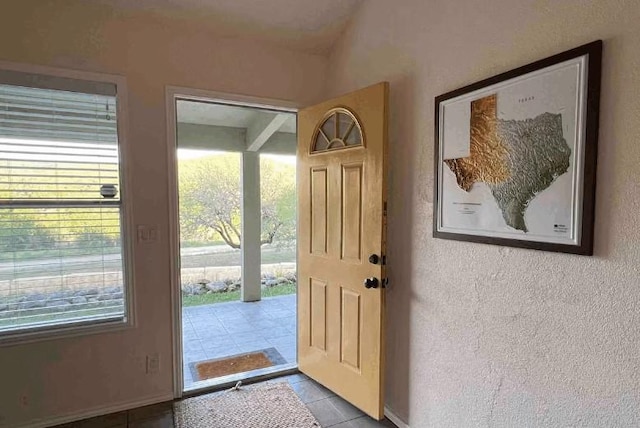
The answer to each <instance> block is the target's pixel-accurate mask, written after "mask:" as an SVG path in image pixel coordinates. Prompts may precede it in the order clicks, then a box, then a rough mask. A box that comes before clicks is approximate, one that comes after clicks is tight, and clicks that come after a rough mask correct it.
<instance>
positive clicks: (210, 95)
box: [165, 86, 300, 398]
mask: <svg viewBox="0 0 640 428" xmlns="http://www.w3.org/2000/svg"><path fill="white" fill-rule="evenodd" d="M178 98H179V99H186V100H194V101H206V102H210V103H219V104H228V105H237V106H243V107H256V108H262V109H271V110H278V111H284V112H293V113H297V111H298V108H299V107H300V105H299V104H297V103H294V102H291V101H285V100H278V99H273V98H260V97H254V96H249V95H240V94H229V93H225V92H216V91H207V90H202V89H194V88H185V87H179V86H167V87H166V90H165V101H166V114H167V116H166V120H167V176H168V183H167V188H168V191H169V195H168V196H169V199H168V201H169V204H168V209H169V256H170V260H171V261H170V263H169V264H170V266H169V267H170V272H171V277H170V282H171V324H172V326H173V329H172V336H173V337H172V343H173V358H172V364H173V395H174V398H181V397H182V394H183V391H184V377H183V370H182V369H183V366H182V364H183V362H182V317H181V316H180V315H181V313H182V293H181V292H180V266H179V260H180V236H179V224H180V222H179V212H178V182H177V174H176V170H177V168H176V161H177V158H176V149H177V147H178V142H177V141H176V130H177V128H176V125H177V124H176V103H175V101H176V99H178Z"/></svg>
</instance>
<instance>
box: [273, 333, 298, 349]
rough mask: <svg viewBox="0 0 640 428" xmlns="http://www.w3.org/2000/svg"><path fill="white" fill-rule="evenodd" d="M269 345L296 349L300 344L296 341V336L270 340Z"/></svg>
mask: <svg viewBox="0 0 640 428" xmlns="http://www.w3.org/2000/svg"><path fill="white" fill-rule="evenodd" d="M269 343H271V344H272V345H275V346H283V347H295V346H296V344H297V343H298V342H297V341H296V338H295V336H293V335H289V336H285V337H276V338H272V339H269Z"/></svg>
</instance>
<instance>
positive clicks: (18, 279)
mask: <svg viewBox="0 0 640 428" xmlns="http://www.w3.org/2000/svg"><path fill="white" fill-rule="evenodd" d="M116 103H117V87H116V85H115V84H113V83H103V82H88V81H84V80H75V79H67V78H60V77H51V76H42V75H31V74H25V73H16V72H10V71H0V337H1V336H2V335H5V334H15V333H21V332H22V331H32V330H40V329H50V328H59V327H61V326H76V325H78V324H80V325H83V324H93V323H104V322H108V321H123V320H125V317H126V304H125V303H126V302H125V297H126V292H125V284H124V280H125V278H126V275H123V272H124V263H123V251H122V249H123V245H122V233H121V229H122V220H121V218H122V205H121V199H120V194H121V191H122V189H121V181H120V171H119V150H118V126H117V114H116V112H117V109H116Z"/></svg>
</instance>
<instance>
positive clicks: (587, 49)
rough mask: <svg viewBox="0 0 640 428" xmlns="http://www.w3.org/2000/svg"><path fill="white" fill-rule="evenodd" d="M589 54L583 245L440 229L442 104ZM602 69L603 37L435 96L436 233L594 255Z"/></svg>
mask: <svg viewBox="0 0 640 428" xmlns="http://www.w3.org/2000/svg"><path fill="white" fill-rule="evenodd" d="M583 55H587V96H586V118H585V122H584V124H583V126H584V131H585V141H584V176H583V180H582V181H583V184H582V185H583V189H582V191H583V198H582V223H581V227H582V230H581V241H580V243H579V245H570V244H557V243H549V242H538V241H527V240H519V239H510V238H497V237H495V238H494V237H487V236H478V235H468V234H458V233H451V232H440V231H438V218H439V217H438V215H439V211H438V210H439V208H440V201H439V192H438V188H439V179H440V175H439V168H440V167H441V165H440V159H439V157H440V103H441V102H443V101H446V100H448V99H451V98H456V97H458V96H460V95H463V94H466V93H468V92H472V91H476V90H479V89H482V88H484V87H486V86H490V85H494V84H497V83H500V82H503V81H505V80H509V79H513V78H516V77H520V76H523V75H525V74H528V73H531V72H534V71H537V70H540V69H543V68H546V67H549V66H552V65H554V64H557V63H560V62H564V61H568V60H571V59H574V58H577V57H581V56H583ZM601 69H602V40H596V41H594V42H592V43H589V44H586V45H583V46H580V47H577V48H575V49H571V50H568V51H566V52H562V53H560V54H557V55H553V56H551V57H548V58H545V59H542V60H540V61H536V62H533V63H531V64H527V65H525V66H522V67H519V68H516V69H514V70H511V71H508V72H506V73H502V74H498V75H496V76H493V77H490V78H488V79H484V80H481V81H479V82H476V83H473V84H471V85H468V86H465V87H463V88H460V89H456V90H454V91H451V92H447V93H446V94H443V95H440V96H438V97H436V99H435V123H434V128H435V155H434V164H435V169H434V175H435V179H434V204H433V214H434V215H433V236H434V237H435V238H442V239H453V240H457V241H471V242H479V243H484V244H494V245H504V246H510V247H519V248H529V249H535V250H543V251H556V252H564V253H572V254H580V255H588V256H590V255H593V235H594V219H595V195H596V163H597V156H598V126H599V123H598V122H599V112H600V79H601Z"/></svg>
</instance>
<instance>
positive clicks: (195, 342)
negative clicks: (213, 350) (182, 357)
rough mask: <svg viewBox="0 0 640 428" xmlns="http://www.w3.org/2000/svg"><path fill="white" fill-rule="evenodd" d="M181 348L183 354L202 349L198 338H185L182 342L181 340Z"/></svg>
mask: <svg viewBox="0 0 640 428" xmlns="http://www.w3.org/2000/svg"><path fill="white" fill-rule="evenodd" d="M182 349H183V350H184V353H185V354H188V353H193V352H198V351H200V352H202V351H204V349H203V348H202V342H201V341H200V339H191V340H185V341H184V342H182Z"/></svg>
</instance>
